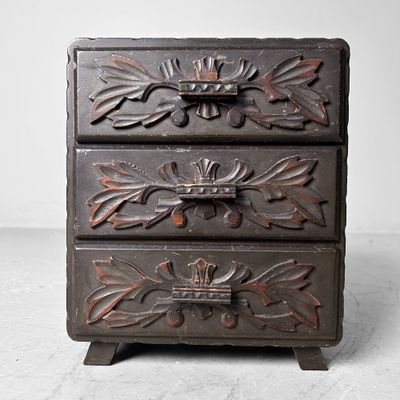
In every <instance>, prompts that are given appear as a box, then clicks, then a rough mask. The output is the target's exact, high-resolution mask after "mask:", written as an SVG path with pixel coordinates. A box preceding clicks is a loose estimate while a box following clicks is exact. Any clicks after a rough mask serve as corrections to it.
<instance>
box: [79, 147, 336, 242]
mask: <svg viewBox="0 0 400 400" xmlns="http://www.w3.org/2000/svg"><path fill="white" fill-rule="evenodd" d="M339 154H340V150H338V149H337V148H335V147H320V148H310V147H308V148H305V147H251V146H250V147H249V146H234V147H210V146H207V147H206V146H190V147H189V146H188V147H185V148H181V147H171V146H168V147H166V146H164V147H163V146H143V147H141V146H136V147H130V148H120V149H118V150H117V149H106V148H101V149H100V148H95V149H94V148H84V149H77V150H76V171H77V173H76V187H75V201H76V203H75V212H76V218H75V221H76V223H75V225H74V229H75V231H74V234H75V235H77V236H78V237H79V238H97V239H100V238H105V237H110V238H133V239H134V238H170V239H190V238H237V239H245V240H248V239H288V240H289V239H307V240H308V239H317V240H318V239H324V240H335V239H336V238H337V228H336V223H337V222H338V220H336V219H335V215H336V212H337V209H338V207H337V197H338V195H340V189H339V188H337V187H338V186H340V185H339V182H337V165H338V161H339V160H338V158H340V157H339Z"/></svg>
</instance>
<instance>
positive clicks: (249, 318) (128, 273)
mask: <svg viewBox="0 0 400 400" xmlns="http://www.w3.org/2000/svg"><path fill="white" fill-rule="evenodd" d="M93 266H94V268H95V270H96V274H97V280H98V281H99V282H100V283H102V286H101V287H100V288H97V289H96V290H94V291H93V292H92V293H91V294H90V295H89V296H88V297H87V299H86V303H87V309H86V323H87V324H92V323H95V322H97V321H99V320H105V321H107V323H108V326H109V327H110V328H118V327H123V326H129V325H135V324H139V325H140V326H141V327H146V326H148V325H149V324H151V323H153V322H155V321H156V320H158V319H159V318H161V317H164V316H165V318H166V322H167V323H168V324H169V325H170V326H173V327H178V326H180V325H182V324H183V323H184V315H183V313H182V310H184V309H190V311H191V314H192V316H193V317H195V318H198V319H201V320H205V319H207V318H209V317H211V316H212V314H213V312H214V311H213V310H214V309H217V310H219V311H220V313H221V315H220V318H221V323H222V325H223V326H224V327H226V328H234V327H235V326H236V325H237V323H238V318H239V317H240V318H241V319H243V320H244V321H246V322H248V323H250V324H251V325H253V326H254V327H256V328H258V329H264V328H265V327H266V326H267V327H269V328H272V329H277V330H280V331H290V332H292V331H295V330H296V325H298V324H300V323H301V324H304V325H306V326H307V327H309V328H312V329H318V314H317V311H316V309H317V307H318V306H320V305H321V304H320V302H319V300H318V299H317V298H315V297H314V296H312V295H311V294H310V293H308V292H306V291H304V290H302V289H304V287H305V286H307V285H308V284H309V283H310V281H309V280H307V279H306V278H307V276H308V275H309V273H310V272H311V271H312V270H313V268H314V266H313V265H309V264H302V263H298V262H297V261H296V260H287V261H285V262H282V263H280V264H277V265H274V266H273V267H270V268H267V269H265V271H264V272H262V273H261V274H260V275H258V276H256V277H254V278H253V277H251V272H250V270H249V268H248V267H247V266H245V265H243V264H241V263H239V262H237V261H233V262H232V264H231V267H230V269H229V271H228V272H227V273H226V274H225V275H223V276H220V277H217V278H214V271H215V270H216V269H217V266H216V265H214V264H212V263H209V262H207V261H206V260H204V259H203V258H199V259H197V260H196V261H195V262H194V263H191V264H189V268H190V269H191V272H192V275H191V277H185V276H182V275H179V274H177V273H176V272H175V271H174V268H173V265H172V263H171V262H170V261H164V262H162V263H161V264H159V265H158V266H157V267H156V269H155V277H154V278H152V277H150V276H148V275H146V274H145V273H144V272H142V271H141V270H140V269H139V268H138V267H136V266H135V265H133V264H132V263H130V262H128V261H124V260H120V259H118V258H116V257H111V258H110V259H109V260H98V261H93ZM152 291H162V292H165V293H166V294H167V296H166V297H158V298H157V300H156V301H155V303H154V305H153V306H152V307H151V308H150V309H149V310H148V311H144V312H128V311H124V310H121V309H118V305H119V304H120V303H121V301H126V300H128V301H129V300H134V301H136V302H139V303H141V302H143V299H144V297H145V296H146V295H147V294H148V293H150V292H152ZM243 292H252V293H255V294H256V295H257V297H258V299H259V301H260V302H261V303H262V304H263V305H264V307H265V313H263V314H255V313H254V312H253V307H254V306H253V307H252V305H251V304H250V303H249V301H248V300H246V299H245V298H243V297H241V293H243ZM272 304H280V305H281V308H280V309H279V310H280V311H276V309H275V311H272V310H271V307H269V306H270V305H272ZM282 310H283V311H282Z"/></svg>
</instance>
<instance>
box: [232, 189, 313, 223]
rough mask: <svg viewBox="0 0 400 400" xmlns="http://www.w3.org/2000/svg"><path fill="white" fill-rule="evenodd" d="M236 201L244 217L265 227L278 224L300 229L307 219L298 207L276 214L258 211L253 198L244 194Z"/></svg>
mask: <svg viewBox="0 0 400 400" xmlns="http://www.w3.org/2000/svg"><path fill="white" fill-rule="evenodd" d="M235 203H236V205H237V207H238V209H239V210H240V212H241V213H242V214H243V216H244V217H246V218H247V219H248V220H249V221H252V222H254V223H256V224H257V225H260V226H263V227H264V228H270V227H271V225H276V226H280V227H283V228H288V229H298V228H301V223H302V222H303V221H304V220H305V218H304V217H303V216H302V215H301V214H300V213H299V212H298V211H297V210H296V209H293V210H292V211H288V212H284V213H275V214H271V213H261V212H258V211H257V210H256V209H255V207H254V206H253V204H252V203H251V200H250V199H249V198H247V197H243V196H239V197H237V198H236V199H235Z"/></svg>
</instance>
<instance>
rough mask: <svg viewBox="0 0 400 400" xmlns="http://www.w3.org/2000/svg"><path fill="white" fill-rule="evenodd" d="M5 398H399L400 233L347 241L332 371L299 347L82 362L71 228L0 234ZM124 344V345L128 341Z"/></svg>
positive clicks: (143, 349) (129, 351) (171, 351)
mask: <svg viewBox="0 0 400 400" xmlns="http://www.w3.org/2000/svg"><path fill="white" fill-rule="evenodd" d="M0 255H1V257H0V294H1V302H0V304H1V317H0V321H1V322H0V357H1V361H0V399H1V400H11V399H12V400H14V399H21V400H22V399H23V400H25V399H32V400H39V399H40V400H44V399H49V400H56V399H68V400H75V399H96V400H102V399H107V400H112V399H118V400H123V399H134V400H140V399H154V400H156V399H157V400H161V399H163V400H170V399H171V400H172V399H173V400H180V399H185V400H196V399H205V400H210V399H215V400H217V399H218V400H221V399H225V400H234V399H246V400H247V399H268V400H272V399H284V400H290V399H312V400H313V399H335V400H337V399H349V400H355V399H362V400H368V399H374V400H375V399H379V400H380V399H383V400H386V399H399V398H400V397H399V396H400V395H399V391H400V379H399V371H400V307H399V303H400V296H399V294H400V261H399V260H400V236H385V235H380V236H368V235H353V236H350V237H349V238H348V256H347V272H346V291H345V322H344V339H343V341H342V342H341V344H340V345H339V346H337V347H335V348H331V349H324V350H323V352H324V355H325V357H326V359H327V360H328V362H329V368H330V370H329V371H328V372H305V371H301V370H300V369H299V367H298V366H297V363H296V362H295V360H294V357H293V355H292V353H291V352H290V351H287V350H279V349H261V350H260V349H236V348H205V347H185V346H182V347H181V346H178V347H174V346H171V347H170V346H139V347H135V346H125V347H122V348H120V350H119V353H118V356H117V359H118V360H119V362H118V363H116V364H115V365H113V366H111V367H88V366H83V365H82V360H83V358H84V355H85V352H86V349H87V346H88V345H87V344H86V343H76V342H73V341H71V340H70V339H69V337H68V336H67V334H66V331H65V295H64V292H65V267H64V265H65V248H64V233H63V232H62V231H50V230H47V231H46V230H42V231H41V230H25V229H24V230H0ZM120 347H121V346H120Z"/></svg>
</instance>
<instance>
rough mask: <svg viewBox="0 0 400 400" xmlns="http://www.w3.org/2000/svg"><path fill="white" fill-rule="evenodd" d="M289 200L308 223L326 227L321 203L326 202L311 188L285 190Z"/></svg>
mask: <svg viewBox="0 0 400 400" xmlns="http://www.w3.org/2000/svg"><path fill="white" fill-rule="evenodd" d="M285 193H286V196H287V198H288V200H289V201H290V202H291V203H292V204H293V205H294V206H295V207H296V210H297V211H298V212H299V213H300V214H301V215H302V216H303V217H304V218H305V219H307V220H308V221H311V222H313V223H314V224H318V225H321V226H325V225H326V223H325V218H324V214H323V213H322V208H321V203H323V202H324V201H326V200H325V198H324V197H322V196H321V195H320V194H319V193H317V192H316V191H315V190H312V189H311V188H309V187H301V188H288V189H286V190H285Z"/></svg>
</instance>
